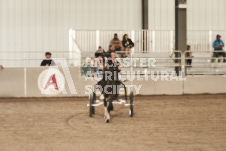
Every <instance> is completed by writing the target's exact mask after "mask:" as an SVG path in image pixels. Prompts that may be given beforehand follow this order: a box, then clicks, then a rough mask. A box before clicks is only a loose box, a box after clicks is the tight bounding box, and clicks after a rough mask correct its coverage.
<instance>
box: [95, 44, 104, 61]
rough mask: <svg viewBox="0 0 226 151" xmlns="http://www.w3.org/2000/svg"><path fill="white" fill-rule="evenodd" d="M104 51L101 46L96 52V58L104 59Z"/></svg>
mask: <svg viewBox="0 0 226 151" xmlns="http://www.w3.org/2000/svg"><path fill="white" fill-rule="evenodd" d="M102 54H103V50H102V47H101V46H99V47H98V50H97V51H96V52H95V58H102Z"/></svg>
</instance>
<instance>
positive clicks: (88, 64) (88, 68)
mask: <svg viewBox="0 0 226 151" xmlns="http://www.w3.org/2000/svg"><path fill="white" fill-rule="evenodd" d="M81 72H82V75H83V76H85V77H93V76H94V74H95V72H94V70H93V61H92V59H91V58H89V57H87V58H86V60H85V62H84V64H83V66H82V68H81Z"/></svg>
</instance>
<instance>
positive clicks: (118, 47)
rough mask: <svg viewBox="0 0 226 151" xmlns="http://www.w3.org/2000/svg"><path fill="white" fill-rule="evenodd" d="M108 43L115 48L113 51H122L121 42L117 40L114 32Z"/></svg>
mask: <svg viewBox="0 0 226 151" xmlns="http://www.w3.org/2000/svg"><path fill="white" fill-rule="evenodd" d="M110 45H112V46H113V47H114V48H115V51H123V47H122V42H121V40H119V38H118V35H117V34H116V33H115V34H114V38H113V39H112V40H111V41H110Z"/></svg>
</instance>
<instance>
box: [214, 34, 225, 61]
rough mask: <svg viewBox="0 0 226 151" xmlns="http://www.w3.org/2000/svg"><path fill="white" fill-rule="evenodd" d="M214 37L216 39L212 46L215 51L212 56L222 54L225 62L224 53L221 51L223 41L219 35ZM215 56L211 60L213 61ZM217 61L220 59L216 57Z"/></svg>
mask: <svg viewBox="0 0 226 151" xmlns="http://www.w3.org/2000/svg"><path fill="white" fill-rule="evenodd" d="M216 38H217V39H216V40H215V41H214V42H213V48H214V51H217V52H213V57H215V58H218V57H220V56H222V57H224V62H226V59H225V57H226V54H225V52H224V51H223V47H224V42H223V41H222V40H221V36H220V35H217V37H216ZM215 58H214V59H212V62H214V60H215ZM218 62H220V59H218Z"/></svg>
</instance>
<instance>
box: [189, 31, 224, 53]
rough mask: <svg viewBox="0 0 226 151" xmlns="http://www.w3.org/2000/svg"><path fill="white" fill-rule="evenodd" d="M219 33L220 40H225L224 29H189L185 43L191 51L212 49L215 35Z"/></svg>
mask: <svg viewBox="0 0 226 151" xmlns="http://www.w3.org/2000/svg"><path fill="white" fill-rule="evenodd" d="M217 34H220V35H221V36H222V40H223V41H224V40H226V31H225V30H201V31H200V30H189V31H187V44H189V45H191V50H192V51H199V52H200V51H202V52H204V51H212V50H213V42H214V41H215V40H216V35H217Z"/></svg>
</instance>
